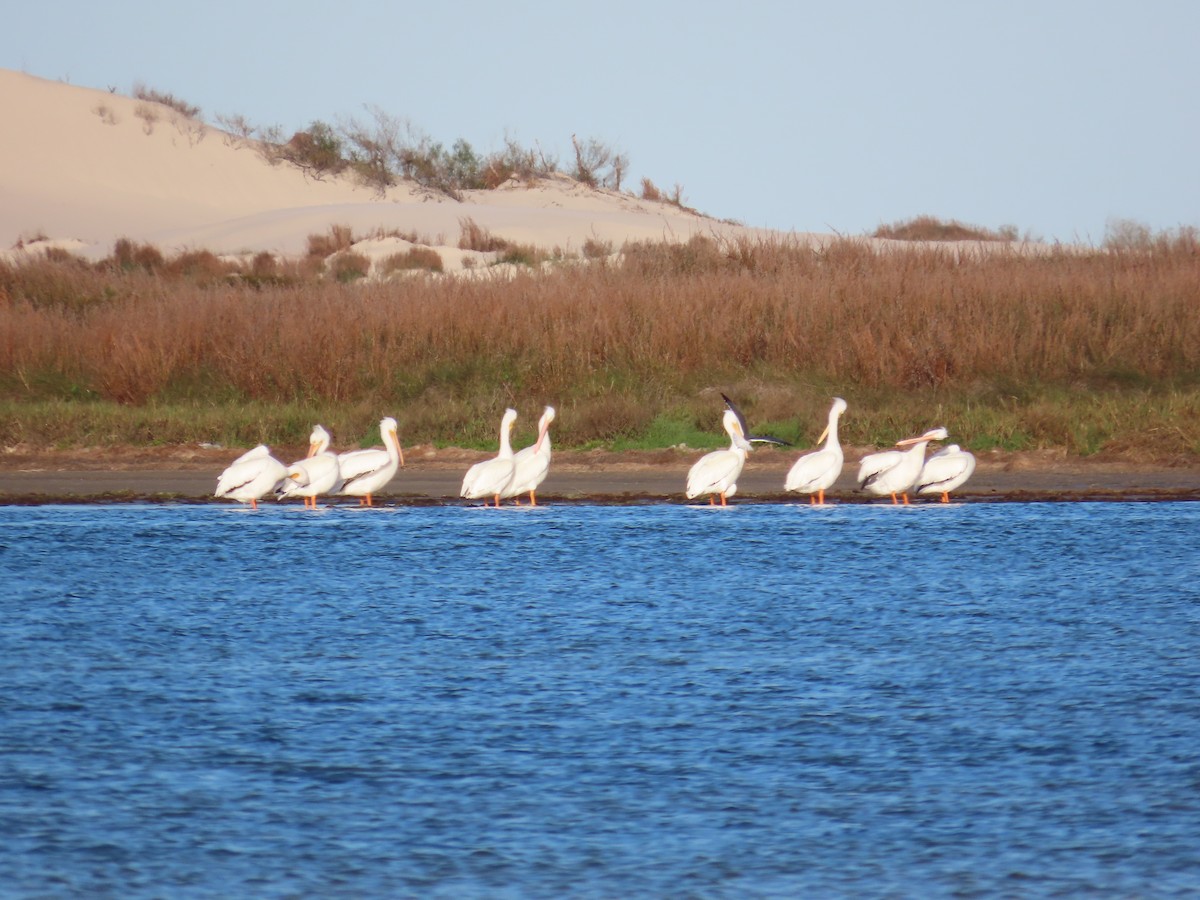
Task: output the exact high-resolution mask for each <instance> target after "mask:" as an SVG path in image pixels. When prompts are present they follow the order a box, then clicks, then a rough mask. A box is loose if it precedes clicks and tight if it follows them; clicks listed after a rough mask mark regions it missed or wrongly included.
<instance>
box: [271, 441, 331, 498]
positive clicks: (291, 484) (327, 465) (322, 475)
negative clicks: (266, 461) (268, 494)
mask: <svg viewBox="0 0 1200 900" xmlns="http://www.w3.org/2000/svg"><path fill="white" fill-rule="evenodd" d="M340 480H341V466H339V465H338V458H337V454H336V453H334V452H333V451H332V450H330V449H329V432H328V431H326V430H325V429H324V428H323V427H322V426H320V425H318V426H316V427H315V428H313V430H312V434H310V435H309V437H308V456H306V457H305V458H304V459H300V460H297V461H296V462H294V463H292V464H291V465H290V466H288V470H287V478H285V479H284V480H283V483H282V484H280V485H279V487H278V488H277V489H276V491H275V496H276V497H279V498H280V499H282V498H283V497H288V496H291V495H292V494H295V495H296V496H297V497H303V498H304V508H305V509H308V508H310V507H311V508H312V509H316V508H317V496H318V495H319V494H327V493H329V492H330V491H332V490H333V489H334V487H335V486H336V485H337V483H338V481H340Z"/></svg>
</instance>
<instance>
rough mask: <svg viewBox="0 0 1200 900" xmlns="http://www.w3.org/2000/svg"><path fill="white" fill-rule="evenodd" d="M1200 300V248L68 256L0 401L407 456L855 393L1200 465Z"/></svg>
mask: <svg viewBox="0 0 1200 900" xmlns="http://www.w3.org/2000/svg"><path fill="white" fill-rule="evenodd" d="M464 230H466V229H464ZM331 243H340V242H337V241H336V240H335V241H332V242H331ZM128 249H129V248H127V250H128ZM129 255H130V257H131V261H132V259H133V258H136V256H137V250H136V248H134V249H133V250H129ZM256 265H259V266H261V267H262V268H263V269H264V270H266V269H269V270H270V271H274V264H272V265H270V266H269V265H268V263H267V261H266V260H258V261H256ZM199 270H200V271H201V272H207V273H208V274H209V275H211V274H212V272H211V271H210V269H209V266H208V265H207V263H206V265H203V266H199ZM264 274H265V273H264ZM1197 285H1200V245H1198V244H1197V242H1196V240H1195V238H1194V236H1188V237H1180V238H1178V239H1175V240H1162V241H1159V242H1156V243H1154V244H1153V245H1152V246H1150V247H1148V248H1144V249H1139V250H1137V251H1132V250H1129V251H1112V250H1109V251H1077V250H1070V249H1066V248H1042V249H1041V250H1040V251H1039V252H1038V253H1036V254H1030V253H1023V252H1020V251H1019V250H1017V249H1001V250H997V251H994V252H989V253H971V254H958V253H953V252H948V251H945V250H942V249H939V248H926V247H921V248H911V249H905V250H903V251H887V250H880V249H877V248H876V247H874V246H872V245H871V244H870V243H869V242H863V241H854V240H841V241H836V242H834V243H831V244H829V245H828V246H826V247H824V248H812V247H809V246H806V245H800V244H793V243H791V242H789V241H779V242H733V243H726V244H722V243H718V242H716V241H713V240H709V239H704V238H698V239H695V240H693V241H691V242H689V243H687V244H681V245H637V246H629V247H627V248H626V252H625V254H624V256H623V262H620V263H617V262H609V263H606V264H603V265H590V266H584V265H576V266H564V267H558V268H554V269H551V270H549V271H544V272H543V271H537V272H534V271H531V272H525V273H521V274H518V275H517V276H515V277H513V278H512V279H510V280H485V281H476V280H472V279H451V278H442V279H401V280H398V281H388V282H384V283H377V282H371V283H360V284H355V285H345V284H339V283H334V282H330V281H327V280H326V281H315V280H310V279H305V278H303V277H301V276H297V277H296V278H294V279H272V278H267V279H256V280H254V281H253V283H244V282H242V281H238V280H234V281H230V280H229V279H224V280H221V279H216V278H212V277H207V278H200V277H196V276H195V272H193V271H191V270H189V268H188V267H186V266H182V265H178V264H177V263H176V261H169V260H166V261H163V262H161V263H156V264H155V265H153V266H145V265H139V264H137V263H134V264H132V265H130V266H128V267H126V266H113V265H108V266H99V267H89V266H86V265H84V264H81V263H79V261H77V260H73V259H70V258H62V257H59V258H49V259H40V260H33V261H28V262H24V263H19V264H0V397H3V398H6V399H7V400H8V401H9V403H11V404H21V403H31V402H35V401H38V402H42V401H48V400H59V399H64V398H67V399H71V398H75V399H84V400H91V401H108V402H112V403H117V404H124V405H133V406H147V405H155V404H183V405H186V404H194V405H195V404H198V405H201V406H212V405H214V404H217V405H219V404H225V405H228V406H231V407H234V406H237V405H239V404H246V403H257V404H261V405H270V404H277V405H281V406H289V408H290V407H291V406H294V405H300V406H301V407H307V408H311V409H318V408H337V409H342V410H349V409H353V410H361V415H362V416H363V421H362V422H360V423H359V422H356V423H354V425H353V427H357V428H361V429H362V430H363V431H364V432H365V431H366V430H368V429H369V427H370V420H371V419H372V418H375V419H377V416H378V414H379V413H378V410H382V409H387V410H390V411H393V412H397V411H401V410H402V411H404V412H403V414H402V415H401V418H402V419H403V420H404V422H405V430H406V432H407V434H408V436H409V439H415V440H421V441H426V440H428V441H434V442H450V443H460V444H471V443H474V442H479V443H482V444H485V443H486V442H488V441H490V440H492V436H491V432H492V431H493V430H494V422H493V419H494V418H495V411H496V410H497V409H503V408H504V406H506V405H510V404H513V403H517V402H520V403H522V404H524V405H525V406H527V407H528V408H529V410H530V414H532V413H533V412H534V411H536V409H537V408H538V406H539V405H540V404H542V403H546V402H553V403H556V404H558V405H559V407H560V413H561V414H562V415H561V417H560V425H561V426H562V427H561V429H560V433H561V434H562V435H563V436H564V438H565V439H566V440H567V441H569V442H573V443H576V444H582V443H586V442H588V441H612V440H615V439H617V438H620V437H628V436H633V435H637V434H644V433H646V432H648V431H649V430H651V425H652V424H653V423H655V422H656V421H659V420H660V419H663V418H664V417H666V418H668V419H672V420H677V421H679V422H680V423H681V427H686V426H688V425H695V424H697V423H698V424H701V425H704V426H705V427H708V426H712V427H713V429H714V430H715V422H716V413H717V411H718V410H719V408H720V402H719V398H716V397H715V396H714V391H713V390H712V389H713V388H717V387H719V388H721V389H723V390H727V391H729V392H731V393H733V394H734V395H736V396H738V397H739V399H740V400H741V401H742V402H743V405H744V408H745V409H746V410H747V412H748V413H750V414H753V416H754V417H755V420H756V421H770V422H773V423H774V424H776V425H778V426H779V428H780V429H782V430H784V431H785V432H788V431H790V432H791V434H784V436H797V437H798V436H801V435H803V434H805V433H806V432H807V430H808V426H809V425H810V424H811V422H812V421H818V422H820V421H821V420H822V419H823V415H824V408H825V407H826V406H827V403H828V397H829V396H831V395H832V394H834V393H838V394H841V395H842V396H845V397H847V399H849V400H850V401H851V406H852V410H853V411H854V413H855V414H856V415H852V416H850V417H848V419H847V428H848V429H850V431H849V433H850V434H851V435H852V439H853V437H859V438H860V439H862V438H865V439H868V440H881V439H889V438H891V436H892V435H895V436H896V437H899V436H903V435H905V434H907V433H911V432H912V431H913V430H914V429H922V428H924V427H927V426H928V425H929V424H931V423H932V422H933V420H934V419H938V420H939V421H941V420H942V419H943V417H945V416H956V417H957V421H953V422H943V423H944V424H947V425H949V426H950V427H951V429H952V430H953V431H954V432H955V435H956V437H957V438H959V439H960V443H966V444H969V445H974V446H977V447H982V446H1013V447H1020V446H1049V445H1055V446H1067V447H1069V448H1071V449H1074V450H1078V451H1080V452H1094V451H1095V450H1097V449H1102V448H1105V447H1117V448H1122V447H1126V448H1128V447H1129V446H1130V442H1131V441H1132V440H1133V437H1132V435H1131V434H1130V429H1131V428H1134V427H1136V428H1141V429H1151V430H1154V431H1156V432H1157V433H1158V434H1159V438H1160V441H1161V445H1162V446H1163V447H1168V448H1169V450H1170V452H1172V453H1184V454H1189V453H1190V454H1200V431H1198V428H1200V426H1197V425H1196V424H1193V423H1195V422H1196V421H1197V419H1198V418H1200V417H1197V416H1195V415H1194V413H1195V412H1196V407H1197V403H1196V397H1197V387H1196V384H1197V374H1198V373H1200V316H1197V315H1196V306H1197V300H1198V294H1200V289H1198V288H1197ZM1009 398H1011V399H1009ZM1089 398H1092V399H1095V398H1099V399H1105V398H1108V399H1109V400H1111V402H1110V403H1109V405H1108V406H1107V407H1105V406H1104V404H1099V405H1096V404H1092V405H1089V403H1088V401H1089ZM1131 398H1132V399H1131ZM1140 407H1147V408H1151V409H1155V410H1159V412H1156V413H1154V415H1152V416H1151V417H1150V418H1147V417H1145V416H1142V417H1140V418H1138V417H1134V416H1131V414H1130V410H1133V409H1137V408H1140ZM11 408H12V409H16V407H11ZM1160 413H1161V414H1160ZM13 417H19V414H18V412H12V413H10V414H9V415H6V416H5V417H4V418H3V419H2V420H0V440H8V439H9V438H10V437H11V434H10V433H9V432H11V429H12V428H14V427H16V426H15V425H14V424H13ZM1189 417H1190V419H1191V421H1190V422H1189V421H1188V418H1189ZM1132 419H1137V421H1132ZM1072 421H1078V422H1080V423H1082V424H1079V425H1078V426H1077V427H1075V428H1074V430H1072V429H1073V426H1072V424H1071V423H1072ZM856 423H857V424H856ZM858 428H862V429H863V431H864V433H861V434H859V435H854V430H855V429H858ZM1172 429H1174V430H1172Z"/></svg>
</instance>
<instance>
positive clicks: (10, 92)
mask: <svg viewBox="0 0 1200 900" xmlns="http://www.w3.org/2000/svg"><path fill="white" fill-rule="evenodd" d="M0 121H3V122H4V128H5V140H4V141H2V142H0V198H2V202H0V252H4V251H8V252H11V251H9V248H12V247H14V246H15V245H16V244H18V242H22V243H25V244H28V243H31V242H32V241H33V239H35V238H39V237H40V238H47V239H49V241H50V242H53V243H56V244H58V245H62V246H67V247H69V248H70V249H71V250H72V251H73V252H75V253H78V254H79V255H82V256H85V257H88V258H100V257H103V256H105V255H107V254H108V253H109V252H110V251H111V249H112V245H113V243H114V242H115V241H116V240H117V239H119V238H122V237H127V238H131V239H134V240H136V241H139V242H148V243H152V244H155V245H157V246H159V247H160V248H162V249H163V250H165V251H167V252H173V251H177V250H181V249H207V250H212V251H214V252H217V253H228V254H235V253H254V252H260V251H268V252H272V253H276V254H282V255H297V254H300V253H302V252H304V250H305V247H306V243H307V237H308V236H309V235H310V234H316V233H323V232H325V231H327V230H328V229H329V227H330V226H332V225H335V224H345V225H349V226H350V227H351V228H352V229H353V231H354V233H355V234H356V235H367V234H372V233H376V232H378V231H384V232H386V231H400V232H404V233H415V234H416V235H418V236H420V237H421V238H422V242H428V243H431V244H437V245H444V246H445V247H447V248H453V247H454V246H455V245H456V244H457V242H458V238H459V234H460V230H461V222H462V221H463V220H464V219H472V220H474V221H475V222H476V223H477V224H479V225H480V226H482V227H483V228H485V229H487V230H488V231H490V232H492V233H493V234H495V235H496V236H498V237H502V238H505V239H507V240H510V241H514V242H519V243H527V244H534V245H535V246H539V247H545V248H554V247H559V248H562V249H563V250H565V251H569V252H572V251H574V252H577V251H578V250H579V249H580V248H581V247H582V245H583V244H584V242H585V241H587V240H588V239H589V238H591V239H596V240H600V241H607V242H611V243H612V244H613V245H614V246H615V247H620V245H621V244H622V243H624V242H625V241H629V240H663V239H666V240H686V239H687V238H689V237H691V236H692V235H695V234H721V235H734V234H759V233H764V232H757V231H755V230H753V229H746V228H742V227H740V226H736V225H731V224H728V223H723V222H718V221H716V220H714V219H711V218H707V217H704V216H700V215H696V214H694V213H690V212H688V211H686V210H682V209H679V208H678V207H675V206H672V205H670V204H666V203H656V202H647V201H644V200H641V199H638V198H636V197H634V196H632V195H629V194H619V193H617V192H614V191H607V190H599V191H597V190H592V189H589V188H586V187H584V186H583V185H580V184H578V183H576V182H573V181H571V180H570V179H568V178H565V177H562V178H554V179H546V180H542V181H539V182H537V183H536V184H533V185H517V184H513V185H510V186H506V187H503V188H501V189H498V190H495V191H472V192H468V193H467V195H466V196H465V198H464V201H463V202H459V201H456V200H454V199H451V198H449V197H446V196H442V195H438V194H434V193H432V192H429V191H426V190H423V189H421V188H419V187H416V186H406V185H401V186H398V187H395V188H392V189H390V190H389V191H388V192H387V193H386V195H384V196H378V195H377V194H376V193H375V192H374V191H373V190H371V189H369V188H366V187H363V186H360V185H358V184H356V183H355V182H354V181H353V179H352V178H350V177H343V178H330V179H326V180H321V181H317V180H314V179H312V178H309V177H306V176H305V175H304V174H303V173H302V172H301V171H299V170H298V169H296V168H294V167H291V166H289V165H287V164H277V165H272V164H270V163H269V162H267V161H266V160H265V159H264V158H263V157H262V156H261V155H260V154H259V153H258V152H257V151H256V150H255V149H254V148H253V147H252V146H250V145H248V144H247V142H245V141H243V140H241V139H239V138H236V137H235V136H233V135H230V134H228V133H226V132H223V131H221V130H219V129H218V128H216V127H213V126H211V125H206V124H204V123H201V122H199V121H197V120H193V119H188V118H186V117H184V116H182V115H181V114H179V113H177V112H175V111H174V110H171V109H170V108H168V107H165V106H162V105H160V104H154V103H147V102H145V101H142V100H138V99H134V98H131V97H126V96H121V95H119V94H116V93H110V92H107V91H102V90H93V89H89V88H82V87H76V86H73V85H69V84H63V83H60V82H53V81H47V80H44V79H40V78H35V77H32V76H29V75H25V74H22V73H18V72H13V71H8V70H2V69H0ZM390 243H395V241H392V242H390ZM46 245H47V244H46V243H43V244H42V246H46ZM389 249H390V250H391V252H394V250H395V248H394V247H390V248H389V247H384V248H381V252H382V251H383V250H389ZM446 255H447V256H448V268H453V267H454V260H455V256H454V254H453V253H448V254H446Z"/></svg>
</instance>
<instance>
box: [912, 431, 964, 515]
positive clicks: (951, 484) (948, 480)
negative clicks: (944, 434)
mask: <svg viewBox="0 0 1200 900" xmlns="http://www.w3.org/2000/svg"><path fill="white" fill-rule="evenodd" d="M974 471H975V457H974V456H973V455H972V454H971V453H970V452H968V451H966V450H964V449H962V447H960V446H958V444H948V445H947V446H945V447H943V448H942V449H941V450H939V451H938V452H937V453H935V454H933V456H931V457H929V459H927V460H925V465H924V466H923V467H922V468H921V474H920V476H919V477H918V478H917V484H916V490H915V492H916V493H917V494H918V495H922V494H941V495H942V502H943V503H949V502H950V492H951V491H952V490H954V489H955V488H957V487H962V485H963V484H964V483H965V482H966V480H967V479H968V478H970V477H971V475H972V473H974Z"/></svg>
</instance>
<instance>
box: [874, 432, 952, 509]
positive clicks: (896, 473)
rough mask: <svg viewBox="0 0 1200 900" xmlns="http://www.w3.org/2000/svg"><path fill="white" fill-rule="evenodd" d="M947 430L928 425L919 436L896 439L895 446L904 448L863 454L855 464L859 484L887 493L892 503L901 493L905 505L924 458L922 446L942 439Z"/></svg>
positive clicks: (875, 492)
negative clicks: (928, 428)
mask: <svg viewBox="0 0 1200 900" xmlns="http://www.w3.org/2000/svg"><path fill="white" fill-rule="evenodd" d="M946 434H947V432H946V429H945V428H931V429H930V430H929V431H927V432H925V433H924V434H922V435H920V436H919V437H912V438H905V439H904V440H902V441H897V442H896V446H897V447H903V448H905V449H903V450H885V451H883V452H882V453H871V454H869V455H867V456H864V457H863V458H862V460H861V462H860V463H859V466H858V486H859V488H860V489H861V490H864V491H866V492H867V493H868V494H874V495H875V496H876V497H884V496H887V495H889V494H890V495H891V498H892V503H895V502H896V495H897V494H900V495H901V496H902V497H903V498H904V503H905V504H906V505H907V504H908V492H909V491H911V490H912V489H913V485H915V484H916V482H917V478H918V477H919V476H920V474H921V466H922V465H923V464H924V462H925V446H926V445H927V444H928V443H929V442H930V441H944V440H945V439H946Z"/></svg>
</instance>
